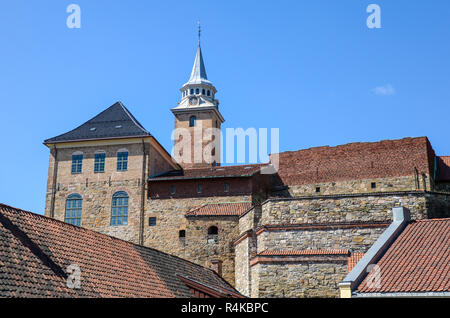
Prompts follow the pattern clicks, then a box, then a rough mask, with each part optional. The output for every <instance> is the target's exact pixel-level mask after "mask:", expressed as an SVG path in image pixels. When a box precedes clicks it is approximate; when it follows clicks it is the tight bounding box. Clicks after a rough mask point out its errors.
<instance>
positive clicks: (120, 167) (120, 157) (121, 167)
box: [117, 151, 128, 171]
mask: <svg viewBox="0 0 450 318" xmlns="http://www.w3.org/2000/svg"><path fill="white" fill-rule="evenodd" d="M127 170H128V151H122V152H118V153H117V171H127Z"/></svg>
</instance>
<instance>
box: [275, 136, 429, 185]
mask: <svg viewBox="0 0 450 318" xmlns="http://www.w3.org/2000/svg"><path fill="white" fill-rule="evenodd" d="M279 162H280V166H279V170H278V176H279V178H276V179H275V180H274V185H299V184H312V183H320V182H331V181H342V180H354V179H373V178H385V177H398V176H412V175H414V173H415V172H414V171H415V170H414V168H417V169H418V171H419V173H422V172H423V173H427V174H430V173H432V172H433V169H434V168H432V167H434V151H433V149H432V148H431V145H430V143H429V141H428V139H427V138H426V137H420V138H405V139H401V140H385V141H380V142H373V143H370V142H366V143H351V144H346V145H342V146H337V147H328V146H326V147H319V148H310V149H305V150H299V151H292V152H283V153H280V157H279Z"/></svg>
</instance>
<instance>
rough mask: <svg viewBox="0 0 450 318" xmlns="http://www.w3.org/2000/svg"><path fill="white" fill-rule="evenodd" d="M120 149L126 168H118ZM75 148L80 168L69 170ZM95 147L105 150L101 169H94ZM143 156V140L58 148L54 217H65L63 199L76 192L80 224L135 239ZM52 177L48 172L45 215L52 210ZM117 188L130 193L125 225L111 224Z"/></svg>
mask: <svg viewBox="0 0 450 318" xmlns="http://www.w3.org/2000/svg"><path fill="white" fill-rule="evenodd" d="M148 146H149V145H147V147H148ZM119 149H126V150H128V152H129V157H128V170H127V171H117V151H118V150H119ZM76 151H81V152H82V153H83V163H82V172H81V173H79V174H72V170H71V169H72V154H73V153H74V152H76ZM96 151H104V152H105V153H106V158H105V170H104V172H99V173H95V172H94V154H95V152H96ZM143 158H144V156H143V149H142V144H139V143H133V144H114V145H105V144H101V145H92V146H83V147H71V148H62V149H58V150H57V165H58V169H57V176H56V184H55V189H56V193H55V202H54V218H55V219H57V220H61V221H64V217H65V206H66V199H67V197H68V196H69V195H70V194H75V193H77V194H80V195H81V196H82V198H83V203H82V220H81V226H82V227H85V228H87V229H91V230H95V231H97V232H101V233H105V234H108V235H112V236H115V237H118V238H121V239H124V240H127V241H131V242H134V243H138V236H139V222H140V207H141V194H142V182H145V180H144V181H143V180H142V168H143ZM52 159H53V160H50V168H49V170H52V168H53V164H54V158H52ZM52 181H53V174H51V175H49V182H48V188H47V197H48V199H47V205H46V209H45V215H47V216H49V215H50V210H51V204H50V202H51V193H52V187H53V182H52ZM117 191H125V192H127V194H128V196H129V207H128V225H122V226H111V225H110V222H111V204H112V196H113V194H114V193H116V192H117Z"/></svg>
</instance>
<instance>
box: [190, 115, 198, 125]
mask: <svg viewBox="0 0 450 318" xmlns="http://www.w3.org/2000/svg"><path fill="white" fill-rule="evenodd" d="M196 121H197V117H196V116H191V117H190V118H189V127H195V124H196Z"/></svg>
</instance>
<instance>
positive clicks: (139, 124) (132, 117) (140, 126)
mask: <svg viewBox="0 0 450 318" xmlns="http://www.w3.org/2000/svg"><path fill="white" fill-rule="evenodd" d="M117 103H119V105H120V106H121V107H122V108H123V110H124V111H125V113H126V114H127V115H128V117H130V119H131V120H132V121H133V123H134V124H135V125H136V126H138V127H139V128H140V129H142V130H143V131H144V132H146V133H148V134H150V133H149V132H148V131H147V130H146V129H145V128H144V126H142V125H141V123H140V122H138V120H137V119H136V118H135V117H134V116H133V115H132V114H131V112H130V111H129V110H128V108H126V107H125V105H124V104H122V102H121V101H118V102H117Z"/></svg>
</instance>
